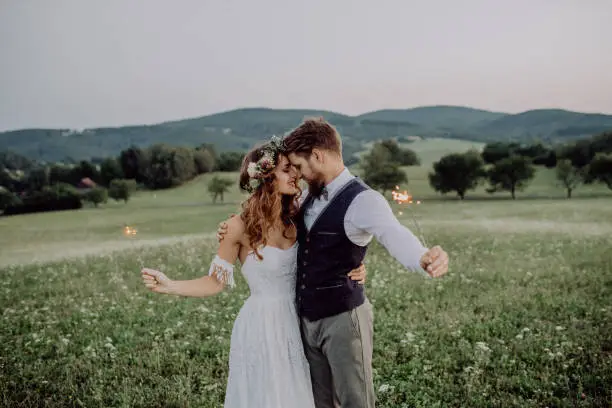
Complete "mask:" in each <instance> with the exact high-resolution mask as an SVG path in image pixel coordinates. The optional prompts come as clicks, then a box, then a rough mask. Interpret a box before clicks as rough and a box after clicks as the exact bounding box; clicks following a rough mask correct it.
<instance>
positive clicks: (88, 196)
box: [84, 187, 108, 207]
mask: <svg viewBox="0 0 612 408" xmlns="http://www.w3.org/2000/svg"><path fill="white" fill-rule="evenodd" d="M84 198H85V200H87V201H89V202H91V203H93V205H94V206H95V207H98V204H100V203H106V202H107V201H108V190H106V189H105V188H104V187H94V188H92V189H91V190H89V191H87V192H86V193H85V197H84Z"/></svg>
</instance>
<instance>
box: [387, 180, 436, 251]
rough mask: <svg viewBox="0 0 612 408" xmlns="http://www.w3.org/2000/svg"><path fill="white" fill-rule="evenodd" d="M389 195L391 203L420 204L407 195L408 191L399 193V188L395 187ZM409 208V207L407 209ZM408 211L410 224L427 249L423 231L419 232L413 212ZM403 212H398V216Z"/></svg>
mask: <svg viewBox="0 0 612 408" xmlns="http://www.w3.org/2000/svg"><path fill="white" fill-rule="evenodd" d="M391 195H392V197H393V201H395V202H396V203H398V204H408V205H410V204H417V205H418V204H421V201H420V200H416V201H415V200H414V199H413V198H412V195H410V194H408V191H406V190H404V191H403V192H402V191H399V186H395V190H393V191H392V192H391ZM409 208H410V207H409ZM409 211H410V215H411V219H412V223H413V224H414V226H415V227H416V229H417V231H418V234H419V235H420V236H421V241H422V242H423V245H425V246H426V247H428V246H429V245H427V241H426V240H425V236H424V235H423V231H422V230H421V226H420V225H419V223H418V221H417V220H416V217H415V216H414V212H413V211H412V210H411V209H409ZM403 214H404V212H403V211H399V215H403Z"/></svg>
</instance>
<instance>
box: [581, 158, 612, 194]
mask: <svg viewBox="0 0 612 408" xmlns="http://www.w3.org/2000/svg"><path fill="white" fill-rule="evenodd" d="M595 181H596V182H599V183H604V184H605V185H606V186H608V188H609V189H611V190H612V153H608V154H606V153H597V154H596V155H595V157H594V158H593V160H592V161H591V163H590V164H589V166H588V172H587V182H589V183H592V182H595Z"/></svg>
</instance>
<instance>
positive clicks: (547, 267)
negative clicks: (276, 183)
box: [0, 140, 612, 408]
mask: <svg viewBox="0 0 612 408" xmlns="http://www.w3.org/2000/svg"><path fill="white" fill-rule="evenodd" d="M449 143H451V144H449ZM410 147H411V148H412V149H414V150H415V151H416V152H417V153H418V154H419V156H420V157H421V159H422V161H423V163H422V166H420V167H410V168H406V172H407V174H408V179H409V183H408V184H407V185H404V186H401V189H402V190H403V189H406V190H408V191H409V192H410V193H411V194H412V195H413V196H414V197H415V199H418V200H421V204H420V205H411V206H408V205H397V204H395V203H393V204H392V206H393V208H394V211H395V212H396V214H397V216H398V219H400V221H401V222H402V223H403V224H405V225H406V226H407V227H408V228H410V229H412V230H413V231H414V232H415V233H416V234H417V235H420V236H422V238H424V239H425V241H426V242H427V244H429V245H435V244H439V245H441V246H443V247H444V248H445V249H446V250H447V251H448V253H449V256H450V258H451V263H450V269H449V273H448V275H447V276H445V277H444V278H442V279H438V280H430V279H424V278H423V277H422V276H420V275H418V274H414V273H410V272H409V271H405V270H404V269H403V268H402V267H401V266H400V265H399V264H398V263H397V262H396V261H395V260H394V259H393V258H391V257H390V256H389V254H388V253H387V251H386V250H385V249H384V248H383V247H382V246H380V245H378V244H377V243H375V244H373V245H372V246H371V248H370V251H369V254H368V257H367V259H366V268H367V272H368V279H367V283H366V290H367V294H368V297H369V298H370V299H371V301H372V303H373V304H374V320H375V339H374V368H375V378H374V381H375V387H376V390H377V399H378V403H377V406H378V407H384V408H391V407H393V408H397V407H609V406H612V390H611V386H610V384H612V293H611V290H612V249H611V248H612V191H610V190H608V189H606V188H605V187H604V186H598V185H594V186H579V187H578V188H577V189H576V190H575V192H574V195H573V198H572V199H571V200H567V199H565V198H564V197H565V191H564V190H563V189H562V188H561V187H559V186H557V185H556V182H555V180H554V171H553V170H548V169H541V168H540V169H538V173H537V176H536V178H535V179H534V180H533V182H532V183H531V184H530V185H529V187H528V188H526V189H525V191H522V192H519V193H518V194H517V200H511V199H510V194H509V193H496V194H495V195H493V196H491V195H489V194H488V193H486V192H485V186H482V187H480V188H479V189H477V190H476V191H474V192H468V195H467V197H466V200H464V201H459V200H458V199H457V198H456V197H454V196H452V195H448V196H447V197H442V196H440V195H438V194H436V193H434V192H433V191H432V190H431V188H430V187H429V183H428V181H427V173H428V171H430V168H431V163H433V161H435V160H437V159H438V158H439V157H440V156H442V155H444V154H447V153H450V152H454V151H462V150H466V149H469V148H472V147H475V148H479V147H480V145H478V144H473V143H469V142H461V141H442V140H427V141H417V142H414V143H411V144H410ZM354 171H355V173H357V174H358V173H359V169H357V168H355V169H354ZM222 176H224V177H227V178H231V179H236V176H237V175H236V174H235V173H228V174H222ZM210 177H211V175H205V176H202V177H200V178H198V179H196V180H193V181H192V182H190V183H188V184H186V185H184V186H182V187H180V188H177V189H173V190H164V191H156V192H145V191H143V192H137V193H136V194H135V195H134V196H133V197H132V199H131V200H130V201H129V202H128V203H127V204H123V203H114V202H109V203H107V204H103V205H101V206H100V207H99V208H85V209H82V210H79V211H69V212H58V213H46V214H32V215H23V216H15V217H0V277H2V279H0V306H1V308H0V310H1V312H0V321H1V324H0V405H1V406H6V407H65V406H68V407H221V406H222V404H223V396H224V392H225V382H226V378H227V358H228V352H229V338H230V334H231V330H232V325H233V319H234V317H235V316H236V314H237V312H238V310H239V309H240V307H241V305H242V303H243V302H244V300H245V299H246V298H247V297H248V287H247V285H246V282H245V281H244V279H243V278H242V277H241V276H240V275H239V276H238V279H237V287H236V288H235V289H233V290H228V291H226V292H224V293H222V294H220V295H218V296H217V297H214V298H208V299H192V298H189V299H187V298H178V297H171V296H165V295H158V294H153V293H150V292H148V291H146V290H145V288H144V287H143V286H142V283H141V280H140V272H139V271H140V268H141V266H148V267H152V268H158V269H161V270H163V271H165V272H166V273H167V274H168V275H169V276H170V277H171V278H177V279H191V278H194V277H197V276H201V275H202V274H205V273H206V272H207V270H208V265H209V262H210V261H211V259H212V257H213V254H214V252H215V250H216V245H217V243H216V239H215V230H216V227H217V225H218V223H219V222H221V221H222V220H224V219H225V218H226V217H227V216H228V215H229V214H231V213H237V212H238V211H239V208H240V202H241V200H242V199H243V198H244V196H243V195H241V194H240V192H239V191H238V189H237V188H236V187H233V188H232V190H231V191H230V193H229V194H227V195H226V196H225V201H224V202H223V203H217V204H212V200H211V198H210V196H209V195H208V193H207V190H206V185H207V182H208V180H209V179H210ZM125 225H129V226H131V227H134V228H136V229H137V234H136V235H135V236H131V237H126V236H124V235H123V227H124V226H125Z"/></svg>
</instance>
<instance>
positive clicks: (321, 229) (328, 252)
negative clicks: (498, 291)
mask: <svg viewBox="0 0 612 408" xmlns="http://www.w3.org/2000/svg"><path fill="white" fill-rule="evenodd" d="M284 154H286V155H287V156H288V158H289V161H290V162H291V164H292V165H293V166H294V167H295V168H296V169H297V170H298V172H299V173H300V174H301V177H302V178H303V179H304V180H305V181H306V182H307V183H308V190H307V192H305V194H304V195H303V197H304V199H303V201H302V203H301V206H300V212H299V214H298V216H297V220H296V221H297V222H296V224H297V230H298V237H297V239H298V242H299V247H298V248H299V249H298V255H297V262H298V270H297V288H296V296H297V299H296V301H297V306H298V313H299V314H300V326H301V331H302V339H303V343H304V350H305V353H306V357H307V358H308V362H309V365H310V374H311V377H312V388H313V394H314V399H315V404H316V407H317V408H334V407H338V406H340V407H342V408H373V407H374V402H375V397H374V384H373V379H372V339H373V313H372V305H371V304H370V302H369V300H368V299H367V297H366V295H365V292H364V289H363V285H360V284H355V283H354V282H353V281H351V280H350V278H347V276H346V274H347V273H348V272H350V271H351V270H353V269H355V268H357V267H359V265H360V264H361V263H362V261H363V259H364V257H365V254H366V251H367V247H368V244H369V243H370V241H371V240H372V238H373V237H375V238H376V239H377V240H378V241H379V242H380V243H381V244H382V245H383V246H384V247H385V248H386V249H387V250H388V251H389V253H390V254H391V255H392V256H393V257H394V258H395V259H397V260H398V261H399V262H401V263H402V264H403V265H404V267H406V268H408V269H411V270H420V271H422V270H424V271H426V273H427V274H428V275H430V276H431V277H438V276H442V275H444V274H445V273H446V272H447V270H448V255H447V254H446V252H445V251H443V250H442V248H440V247H439V246H435V247H433V248H431V249H427V248H425V247H424V246H423V245H422V244H421V242H419V240H418V239H417V238H416V237H415V236H414V235H413V234H412V232H410V231H409V230H408V229H407V228H405V227H404V226H402V225H401V224H400V223H399V221H398V220H397V219H396V218H395V216H394V215H393V212H392V210H391V207H390V206H389V203H388V202H387V200H386V199H385V198H384V197H383V196H382V195H381V194H380V193H378V192H376V191H374V190H372V189H371V188H369V187H368V186H367V185H365V184H364V183H363V182H362V181H361V180H360V179H358V178H356V177H354V176H353V175H352V174H351V173H350V172H349V170H348V169H347V168H346V167H345V166H344V162H343V161H342V143H341V140H340V136H339V134H338V132H337V131H336V129H334V128H333V127H332V126H331V125H330V124H329V123H327V122H325V121H324V120H322V119H310V120H306V121H304V122H303V123H302V124H301V125H300V126H299V127H298V128H296V129H295V130H293V131H292V132H291V133H290V134H289V135H288V136H287V137H286V138H285V139H284ZM224 232H225V230H224V227H223V226H221V227H220V229H219V231H218V233H219V234H218V235H219V239H222V237H223V234H224Z"/></svg>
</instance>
